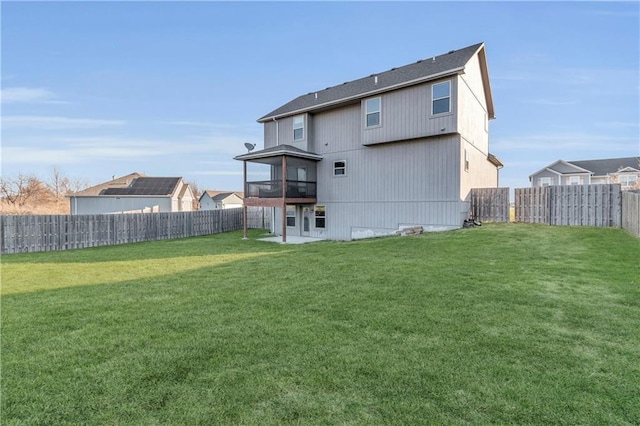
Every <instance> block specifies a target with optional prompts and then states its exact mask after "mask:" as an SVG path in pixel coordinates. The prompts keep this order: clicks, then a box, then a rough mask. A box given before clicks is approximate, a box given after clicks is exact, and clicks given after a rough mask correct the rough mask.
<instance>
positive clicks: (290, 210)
mask: <svg viewBox="0 0 640 426" xmlns="http://www.w3.org/2000/svg"><path fill="white" fill-rule="evenodd" d="M287 226H291V227H293V226H296V206H287Z"/></svg>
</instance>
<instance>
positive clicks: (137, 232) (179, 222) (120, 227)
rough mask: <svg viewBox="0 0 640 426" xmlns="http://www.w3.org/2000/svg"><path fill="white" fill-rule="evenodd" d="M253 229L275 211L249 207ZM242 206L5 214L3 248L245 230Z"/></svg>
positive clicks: (0, 234)
mask: <svg viewBox="0 0 640 426" xmlns="http://www.w3.org/2000/svg"><path fill="white" fill-rule="evenodd" d="M248 213H249V214H248V217H247V226H248V227H249V228H265V227H266V228H268V227H269V226H270V224H271V214H270V210H269V209H266V208H262V207H251V208H249V209H248ZM242 228H243V223H242V209H241V208H236V209H227V210H205V211H195V212H180V213H134V214H116V215H78V216H70V215H38V216H0V253H2V254H8V253H23V252H38V251H54V250H69V249H75V248H85V247H97V246H105V245H116V244H126V243H133V242H140V241H152V240H160V239H169V238H185V237H194V236H200V235H208V234H215V233H220V232H227V231H232V230H236V229H242Z"/></svg>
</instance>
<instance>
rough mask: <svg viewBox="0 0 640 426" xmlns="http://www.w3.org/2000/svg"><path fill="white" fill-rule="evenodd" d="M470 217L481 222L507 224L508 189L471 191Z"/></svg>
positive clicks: (478, 189)
mask: <svg viewBox="0 0 640 426" xmlns="http://www.w3.org/2000/svg"><path fill="white" fill-rule="evenodd" d="M471 215H472V217H473V219H476V220H479V221H481V222H509V188H474V189H472V190H471Z"/></svg>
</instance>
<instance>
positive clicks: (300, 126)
mask: <svg viewBox="0 0 640 426" xmlns="http://www.w3.org/2000/svg"><path fill="white" fill-rule="evenodd" d="M303 139H304V116H302V115H298V116H296V117H293V140H294V141H301V140H303Z"/></svg>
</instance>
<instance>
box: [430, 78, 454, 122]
mask: <svg viewBox="0 0 640 426" xmlns="http://www.w3.org/2000/svg"><path fill="white" fill-rule="evenodd" d="M431 99H432V104H431V113H432V114H433V115H436V114H443V113H446V112H451V82H450V81H445V82H443V83H438V84H434V85H433V86H431Z"/></svg>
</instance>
